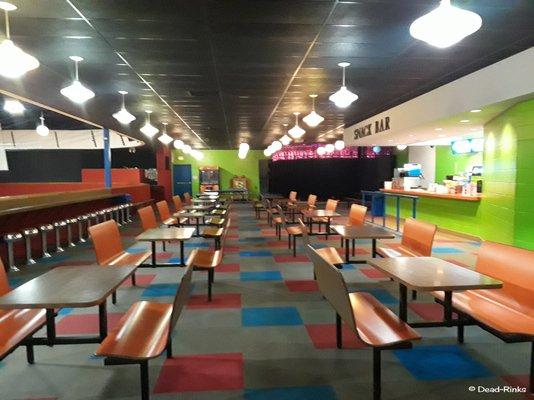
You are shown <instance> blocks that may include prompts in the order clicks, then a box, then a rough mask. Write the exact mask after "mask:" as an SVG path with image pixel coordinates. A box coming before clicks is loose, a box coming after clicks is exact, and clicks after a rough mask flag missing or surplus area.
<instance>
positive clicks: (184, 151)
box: [182, 144, 192, 154]
mask: <svg viewBox="0 0 534 400" xmlns="http://www.w3.org/2000/svg"><path fill="white" fill-rule="evenodd" d="M191 150H192V149H191V146H189V145H188V144H184V147H182V151H183V153H184V154H189V153H191Z"/></svg>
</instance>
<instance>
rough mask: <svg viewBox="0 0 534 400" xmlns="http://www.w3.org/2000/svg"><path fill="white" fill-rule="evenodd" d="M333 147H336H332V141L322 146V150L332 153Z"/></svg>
mask: <svg viewBox="0 0 534 400" xmlns="http://www.w3.org/2000/svg"><path fill="white" fill-rule="evenodd" d="M335 149H336V148H335V147H334V145H333V144H332V143H328V144H327V145H326V146H324V150H325V151H326V152H327V153H328V154H330V153H333V152H334V150H335Z"/></svg>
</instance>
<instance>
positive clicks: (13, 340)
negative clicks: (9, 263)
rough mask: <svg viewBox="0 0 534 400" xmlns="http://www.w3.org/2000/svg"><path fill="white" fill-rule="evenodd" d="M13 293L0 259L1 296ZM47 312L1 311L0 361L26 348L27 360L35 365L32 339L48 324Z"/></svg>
mask: <svg viewBox="0 0 534 400" xmlns="http://www.w3.org/2000/svg"><path fill="white" fill-rule="evenodd" d="M10 291H11V288H10V287H9V281H8V279H7V273H6V270H5V267H4V263H3V262H2V260H1V259H0V296H3V295H5V294H8V293H9V292H10ZM45 316H46V310H45V309H43V308H41V309H18V310H0V361H1V360H3V359H4V358H6V357H7V356H8V355H10V354H11V353H12V352H13V351H15V350H16V348H17V347H19V346H21V345H24V346H26V360H27V361H28V363H29V364H33V363H34V356H33V344H32V342H31V338H32V336H33V334H34V333H36V332H37V331H38V330H40V329H41V328H42V327H43V326H44V325H45V324H46V319H45Z"/></svg>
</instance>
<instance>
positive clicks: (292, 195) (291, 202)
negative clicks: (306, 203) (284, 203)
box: [288, 190, 298, 205]
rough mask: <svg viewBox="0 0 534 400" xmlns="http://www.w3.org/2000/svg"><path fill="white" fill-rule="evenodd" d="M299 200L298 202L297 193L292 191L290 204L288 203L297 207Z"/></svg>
mask: <svg viewBox="0 0 534 400" xmlns="http://www.w3.org/2000/svg"><path fill="white" fill-rule="evenodd" d="M297 202H298V200H297V192H295V191H294V190H292V191H291V192H289V202H288V205H295V204H297Z"/></svg>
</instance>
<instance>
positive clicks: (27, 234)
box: [22, 228, 39, 265]
mask: <svg viewBox="0 0 534 400" xmlns="http://www.w3.org/2000/svg"><path fill="white" fill-rule="evenodd" d="M38 234H39V230H38V229H37V228H26V229H23V230H22V236H24V239H25V241H26V265H32V264H35V260H34V259H33V258H32V237H34V236H37V235H38Z"/></svg>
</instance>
